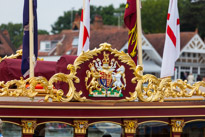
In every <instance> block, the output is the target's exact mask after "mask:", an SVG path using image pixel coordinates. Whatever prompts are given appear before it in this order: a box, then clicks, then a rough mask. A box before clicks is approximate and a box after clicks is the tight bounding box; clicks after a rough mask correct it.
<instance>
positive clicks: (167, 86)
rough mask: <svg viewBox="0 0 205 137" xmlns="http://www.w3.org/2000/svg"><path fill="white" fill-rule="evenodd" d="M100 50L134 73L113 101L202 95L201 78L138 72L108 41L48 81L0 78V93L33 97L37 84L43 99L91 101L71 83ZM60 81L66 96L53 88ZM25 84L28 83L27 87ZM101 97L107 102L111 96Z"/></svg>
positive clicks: (158, 99) (202, 85)
mask: <svg viewBox="0 0 205 137" xmlns="http://www.w3.org/2000/svg"><path fill="white" fill-rule="evenodd" d="M104 51H110V52H111V54H113V55H114V56H115V57H117V58H118V59H119V60H120V61H121V62H123V63H125V64H127V65H129V66H130V69H131V70H133V74H134V78H132V80H131V82H132V83H133V84H136V87H135V90H134V91H132V92H131V91H126V92H129V94H130V96H128V97H126V98H125V99H122V100H116V101H115V102H123V101H134V100H136V99H139V100H140V101H142V102H154V101H158V102H163V101H164V99H165V98H176V97H192V96H195V95H196V96H202V97H205V92H203V91H201V90H200V87H205V82H204V81H200V82H196V83H194V84H193V85H190V84H188V83H187V81H186V80H185V81H183V80H181V79H178V80H176V81H171V78H164V79H161V78H157V77H155V76H154V75H151V74H146V75H142V74H143V73H142V72H143V67H142V66H140V65H138V66H137V67H136V65H135V63H134V61H133V60H132V59H131V58H130V57H129V55H127V54H126V53H124V52H119V51H117V50H116V49H112V48H111V45H110V44H107V43H104V44H101V45H100V48H99V49H94V50H92V51H87V52H83V53H82V54H81V55H80V56H79V57H78V58H77V59H76V60H75V62H74V65H71V64H69V65H68V67H67V69H68V70H70V74H63V73H57V74H55V75H53V76H52V77H51V78H50V80H49V81H48V80H47V79H46V78H44V77H33V78H28V79H25V80H24V79H23V78H21V79H20V80H12V81H8V82H6V83H5V82H4V81H2V82H0V87H1V88H0V96H15V97H19V96H24V97H30V98H34V97H35V96H37V95H38V92H37V91H36V90H35V86H36V85H37V84H41V86H43V88H44V90H45V92H46V96H45V101H49V98H50V99H52V100H53V101H58V102H69V101H71V100H77V101H81V102H83V101H95V100H89V99H86V97H82V93H83V92H84V91H76V87H75V85H74V83H79V82H80V79H79V78H78V77H77V76H76V74H77V69H80V65H81V64H82V63H84V62H85V61H88V60H90V59H92V58H93V57H95V56H98V54H100V53H102V52H104ZM60 81H62V82H65V83H67V84H68V86H69V89H68V93H67V94H66V96H64V93H63V90H61V89H59V90H57V89H55V88H54V83H56V82H60ZM127 82H128V81H127ZM26 85H29V86H28V87H27V86H26ZM105 101H106V102H110V101H112V100H105ZM112 102H114V101H112Z"/></svg>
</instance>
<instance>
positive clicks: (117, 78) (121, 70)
mask: <svg viewBox="0 0 205 137" xmlns="http://www.w3.org/2000/svg"><path fill="white" fill-rule="evenodd" d="M103 57H104V58H103V59H102V60H100V59H99V58H97V59H96V60H93V62H91V63H90V64H89V68H90V70H87V71H86V75H87V76H86V78H85V86H86V89H87V90H89V96H91V97H123V94H122V89H124V90H125V88H126V79H125V67H124V66H123V65H119V63H118V61H116V60H115V59H114V58H112V59H111V61H110V59H109V54H108V53H106V52H105V51H104V52H103ZM88 80H89V81H90V82H89V83H88Z"/></svg>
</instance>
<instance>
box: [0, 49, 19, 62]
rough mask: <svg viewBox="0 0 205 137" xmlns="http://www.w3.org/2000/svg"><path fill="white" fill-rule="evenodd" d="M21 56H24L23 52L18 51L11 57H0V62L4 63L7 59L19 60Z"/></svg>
mask: <svg viewBox="0 0 205 137" xmlns="http://www.w3.org/2000/svg"><path fill="white" fill-rule="evenodd" d="M19 56H22V50H17V51H16V54H12V55H10V56H5V57H3V58H1V57H0V62H2V61H3V60H5V59H17V58H18V57H19Z"/></svg>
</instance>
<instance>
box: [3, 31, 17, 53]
mask: <svg viewBox="0 0 205 137" xmlns="http://www.w3.org/2000/svg"><path fill="white" fill-rule="evenodd" d="M15 51H16V49H15V47H14V46H13V45H12V44H11V41H10V36H9V33H8V31H7V30H4V31H1V30H0V56H1V57H4V56H6V55H11V54H14V53H15Z"/></svg>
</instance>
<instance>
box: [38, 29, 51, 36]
mask: <svg viewBox="0 0 205 137" xmlns="http://www.w3.org/2000/svg"><path fill="white" fill-rule="evenodd" d="M38 34H47V35H48V34H49V32H48V31H47V30H38Z"/></svg>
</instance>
